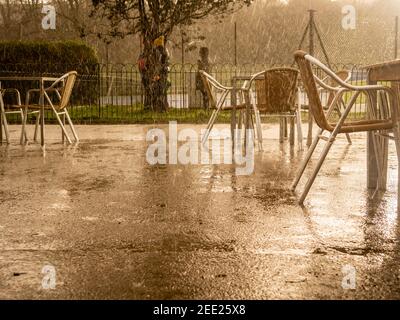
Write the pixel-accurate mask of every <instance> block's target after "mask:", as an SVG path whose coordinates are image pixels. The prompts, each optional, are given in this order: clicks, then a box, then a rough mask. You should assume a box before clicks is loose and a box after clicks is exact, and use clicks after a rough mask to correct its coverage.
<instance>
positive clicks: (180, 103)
mask: <svg viewBox="0 0 400 320" xmlns="http://www.w3.org/2000/svg"><path fill="white" fill-rule="evenodd" d="M282 66H283V65H278V64H276V65H251V64H246V65H240V66H234V65H230V64H217V65H213V66H211V74H212V75H213V76H214V77H215V78H216V79H217V80H218V81H219V82H221V83H222V84H223V85H227V86H230V85H232V79H233V78H234V77H235V76H243V75H251V74H254V73H256V72H259V71H262V70H265V69H269V68H272V67H282ZM71 68H73V66H71ZM332 69H334V70H342V69H346V70H350V71H351V72H352V78H351V82H352V83H353V84H356V85H361V84H365V81H366V76H367V73H366V70H365V69H362V68H361V67H360V66H358V65H352V64H346V65H342V64H336V65H333V66H332ZM46 70H51V67H50V66H49V67H48V68H47V69H46ZM91 70H93V68H92V69H91ZM95 70H96V72H94V74H93V73H91V74H79V76H78V80H77V83H76V86H75V88H74V94H73V97H72V101H71V107H70V114H71V117H72V118H73V119H74V121H75V122H77V123H102V122H103V123H148V122H150V123H152V122H159V121H165V120H168V119H170V120H172V118H173V117H174V116H175V117H177V119H178V120H179V119H180V120H182V121H187V122H192V121H194V122H204V121H206V120H207V118H208V116H209V114H210V113H209V110H205V108H204V106H203V105H202V100H203V99H202V95H201V92H200V91H199V90H198V88H196V74H197V72H198V70H197V65H194V64H184V65H182V64H174V65H171V66H170V71H169V80H170V83H171V85H170V87H169V89H168V102H169V106H170V109H169V111H168V112H167V114H169V116H166V115H165V114H158V113H156V112H151V111H149V110H145V109H144V107H143V101H144V97H143V87H142V84H141V77H140V73H139V71H138V69H137V67H136V65H127V64H113V65H98V66H97V67H96V68H95ZM317 72H318V71H317ZM15 73H19V74H20V72H18V71H17V70H15V69H14V70H12V68H8V69H7V70H6V72H5V70H4V68H3V69H1V70H0V74H1V75H4V74H7V75H12V74H15ZM44 73H45V74H47V75H52V76H57V75H60V74H54V73H49V72H41V74H44ZM31 74H32V73H31ZM237 85H238V86H239V85H240V84H237ZM226 103H227V104H230V103H231V97H228V98H227V101H226ZM302 103H304V104H306V103H307V97H306V96H305V95H303V97H302ZM364 112H365V102H364V101H363V100H362V99H359V100H358V101H357V104H356V106H355V108H354V110H353V115H359V114H363V113H364ZM47 117H48V119H49V120H51V119H52V115H51V114H50V113H49V114H47Z"/></svg>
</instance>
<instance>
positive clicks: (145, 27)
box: [92, 0, 253, 111]
mask: <svg viewBox="0 0 400 320" xmlns="http://www.w3.org/2000/svg"><path fill="white" fill-rule="evenodd" d="M252 1H253V0H92V2H93V5H94V7H95V12H96V13H97V14H100V15H101V16H103V17H106V18H107V19H108V21H109V23H110V32H109V35H111V36H112V37H123V36H125V35H128V34H137V33H139V34H140V35H141V39H142V48H143V51H142V53H141V56H140V59H139V61H138V64H139V69H140V71H141V75H142V83H143V86H144V90H145V92H144V94H145V106H146V107H149V108H151V109H153V110H156V111H165V110H166V109H167V108H168V102H167V90H168V86H169V84H168V64H169V57H168V52H167V50H166V46H165V44H166V42H167V41H168V39H169V37H170V36H171V34H172V32H173V31H174V30H175V29H176V28H177V27H182V26H188V25H191V24H193V23H194V22H195V21H196V20H200V19H202V18H204V17H207V16H209V15H222V14H224V13H231V12H233V11H235V10H237V9H239V8H241V7H242V6H243V5H250V4H251V2H252Z"/></svg>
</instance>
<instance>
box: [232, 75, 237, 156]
mask: <svg viewBox="0 0 400 320" xmlns="http://www.w3.org/2000/svg"><path fill="white" fill-rule="evenodd" d="M232 87H233V90H232V96H231V103H232V106H233V108H232V110H231V139H232V153H235V143H236V139H235V134H236V132H235V131H236V130H235V129H236V105H237V100H236V92H237V90H236V79H233V80H232Z"/></svg>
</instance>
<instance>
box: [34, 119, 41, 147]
mask: <svg viewBox="0 0 400 320" xmlns="http://www.w3.org/2000/svg"><path fill="white" fill-rule="evenodd" d="M39 124H40V112H37V113H36V121H35V133H34V134H33V141H35V142H37V136H38V133H39Z"/></svg>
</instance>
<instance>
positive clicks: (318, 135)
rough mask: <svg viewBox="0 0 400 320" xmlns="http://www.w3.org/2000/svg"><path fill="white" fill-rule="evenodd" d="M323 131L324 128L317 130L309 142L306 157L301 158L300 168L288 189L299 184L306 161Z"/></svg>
mask: <svg viewBox="0 0 400 320" xmlns="http://www.w3.org/2000/svg"><path fill="white" fill-rule="evenodd" d="M323 132H324V130H322V129H320V130H319V132H318V134H317V135H316V136H315V138H314V140H313V143H312V144H311V146H310V148H309V149H308V151H307V154H306V157H305V158H304V159H303V161H302V163H301V165H300V168H299V170H298V172H297V174H296V177H295V179H294V180H293V182H292V185H291V187H290V189H291V190H292V191H294V190H296V187H297V185H298V184H299V181H300V179H301V177H302V176H303V173H304V171H305V169H306V167H307V165H308V162H309V161H310V159H311V156H312V155H313V153H314V151H315V148H316V147H317V145H318V142H319V140H320V135H321V134H322V133H323Z"/></svg>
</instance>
